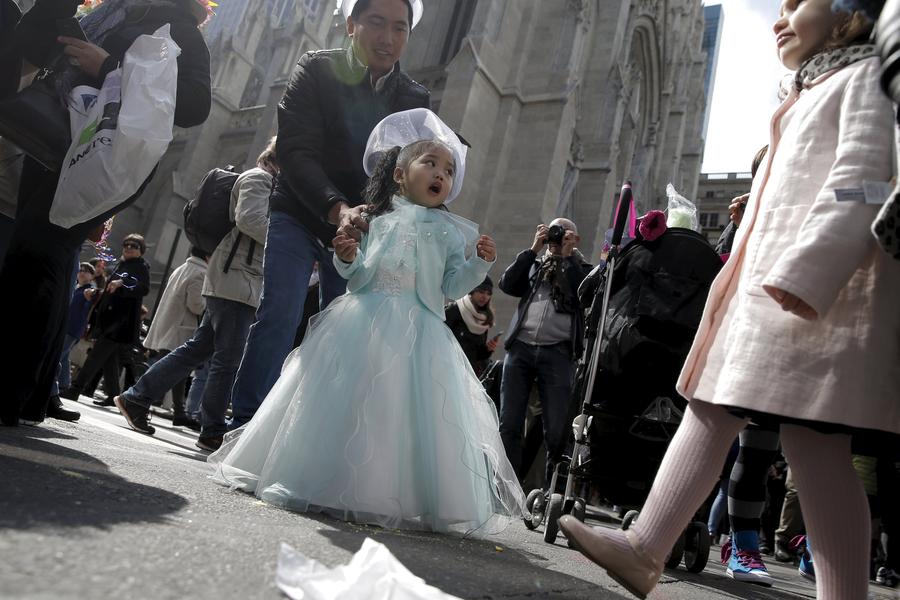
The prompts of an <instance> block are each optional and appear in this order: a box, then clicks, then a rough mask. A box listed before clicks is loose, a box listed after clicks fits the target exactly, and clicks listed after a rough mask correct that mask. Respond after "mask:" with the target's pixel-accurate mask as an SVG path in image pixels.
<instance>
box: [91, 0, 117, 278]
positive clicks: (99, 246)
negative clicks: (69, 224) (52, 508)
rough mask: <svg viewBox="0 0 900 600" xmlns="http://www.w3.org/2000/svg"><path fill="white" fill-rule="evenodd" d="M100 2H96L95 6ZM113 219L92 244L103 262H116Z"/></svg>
mask: <svg viewBox="0 0 900 600" xmlns="http://www.w3.org/2000/svg"><path fill="white" fill-rule="evenodd" d="M99 3H100V1H99V0H98V2H97V4H99ZM113 219H115V217H114V216H113V217H110V218H109V219H107V220H106V223H104V224H103V235H101V236H100V240H99V241H97V242H94V249H95V250H96V251H97V258H99V259H100V260H102V261H104V262H113V261H114V260H116V255H115V254H113V251H112V249H110V247H109V244H108V243H107V241H108V240H109V233H110V232H111V231H112V226H113Z"/></svg>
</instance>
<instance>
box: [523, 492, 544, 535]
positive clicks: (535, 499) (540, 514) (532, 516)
mask: <svg viewBox="0 0 900 600" xmlns="http://www.w3.org/2000/svg"><path fill="white" fill-rule="evenodd" d="M522 520H523V521H525V527H527V528H528V529H529V530H531V529H535V528H536V527H538V526H539V525H540V524H541V521H543V520H544V492H543V490H540V489H536V490H531V491H530V492H528V497H526V498H525V517H524V518H523V519H522Z"/></svg>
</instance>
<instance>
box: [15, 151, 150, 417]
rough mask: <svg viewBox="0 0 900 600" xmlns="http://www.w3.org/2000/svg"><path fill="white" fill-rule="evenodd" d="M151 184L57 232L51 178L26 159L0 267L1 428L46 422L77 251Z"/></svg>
mask: <svg viewBox="0 0 900 600" xmlns="http://www.w3.org/2000/svg"><path fill="white" fill-rule="evenodd" d="M154 173H155V171H154ZM150 178H152V174H151V176H150ZM150 178H148V179H147V181H145V182H144V185H143V186H142V187H141V189H140V190H138V192H137V193H136V194H135V195H134V196H132V197H131V198H129V199H128V200H126V201H125V202H123V203H122V204H120V205H118V206H116V207H115V208H113V209H112V210H110V211H108V212H106V213H104V214H102V215H100V216H99V217H96V218H94V219H92V220H90V221H87V222H85V223H81V224H79V225H76V226H74V227H71V228H69V229H63V228H62V227H58V226H56V225H53V224H52V223H50V207H51V205H52V204H53V196H54V194H55V193H56V186H57V183H58V181H59V176H58V174H57V173H53V172H52V171H48V170H47V169H45V168H44V167H42V166H41V165H40V164H39V163H37V162H36V161H34V160H31V159H30V158H26V159H25V162H24V164H23V167H22V178H21V181H20V184H19V196H18V206H17V209H16V224H15V230H14V231H13V235H12V239H11V240H10V245H9V249H8V250H7V252H6V256H5V257H4V260H3V267H2V269H0V290H2V291H3V293H2V294H0V315H2V316H0V319H3V326H4V327H3V332H4V334H5V336H6V339H8V340H12V346H10V347H11V351H10V352H8V353H7V354H8V355H9V356H8V357H7V358H6V359H5V360H3V361H0V381H3V383H4V393H3V394H0V421H2V422H3V423H4V424H6V425H15V424H17V423H18V419H19V417H21V418H24V419H28V420H34V421H41V420H43V419H44V417H45V416H46V413H47V402H48V401H49V399H50V388H51V386H52V385H53V381H54V379H55V378H56V371H57V368H58V366H59V357H60V354H62V347H63V342H64V341H65V332H66V320H67V318H68V312H69V301H70V299H71V294H72V286H73V285H74V283H75V282H74V281H72V272H73V270H74V268H75V261H76V253H77V252H78V250H79V248H80V247H81V244H82V242H84V240H85V239H86V238H87V236H88V234H89V233H90V232H91V231H92V230H93V229H95V228H96V227H97V225H99V224H101V223H103V222H104V221H106V220H107V219H109V218H110V217H111V216H112V215H114V214H116V213H117V212H119V211H120V210H122V209H123V208H125V207H126V206H128V205H129V204H131V203H132V202H134V200H135V199H137V197H138V196H140V194H141V192H142V191H143V189H144V187H145V186H146V184H147V183H148V182H149V181H150ZM117 381H118V379H117Z"/></svg>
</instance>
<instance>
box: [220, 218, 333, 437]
mask: <svg viewBox="0 0 900 600" xmlns="http://www.w3.org/2000/svg"><path fill="white" fill-rule="evenodd" d="M316 261H318V263H319V282H320V284H319V307H320V308H321V309H324V308H325V307H326V306H328V304H329V303H330V302H331V301H332V300H334V299H335V298H337V297H338V296H340V295H341V294H343V293H344V292H345V291H346V289H347V282H346V280H345V279H344V278H343V277H341V276H340V275H338V273H337V271H336V270H335V268H334V264H332V262H331V261H332V253H331V251H329V250H327V249H326V248H324V247H323V246H322V243H321V242H320V241H319V240H318V238H316V236H314V235H313V234H312V233H310V232H309V231H308V230H307V229H306V228H305V227H304V226H303V225H301V224H300V222H299V221H297V220H296V219H295V218H294V217H292V216H290V215H288V214H287V213H283V212H279V211H272V215H271V217H270V219H269V232H268V234H267V235H266V249H265V259H264V261H263V293H262V299H261V300H260V304H259V309H258V310H257V311H256V323H254V324H253V327H251V328H250V336H249V337H248V338H247V346H246V348H244V356H243V358H242V359H241V367H240V369H239V370H238V374H237V377H236V379H235V381H234V390H233V391H232V394H231V398H232V415H233V416H232V420H231V423H229V425H228V427H229V429H237V428H238V427H240V426H241V425H243V424H245V423H247V422H248V421H250V419H252V418H253V415H254V414H255V413H256V409H258V408H259V405H260V404H262V401H263V400H264V399H265V397H266V395H267V394H268V393H269V390H271V389H272V386H274V385H275V382H276V381H277V380H278V375H279V374H280V373H281V366H282V364H283V363H284V359H285V358H287V355H288V354H289V353H290V352H291V350H293V348H294V336H295V335H296V333H297V327H299V326H300V320H301V319H302V318H303V304H304V303H305V302H306V291H307V289H308V288H307V286H308V284H309V278H310V276H311V275H312V272H313V265H314V263H315V262H316Z"/></svg>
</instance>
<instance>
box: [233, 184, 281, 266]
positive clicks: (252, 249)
mask: <svg viewBox="0 0 900 600" xmlns="http://www.w3.org/2000/svg"><path fill="white" fill-rule="evenodd" d="M276 183H277V178H276V177H272V186H271V187H270V188H269V196H270V197H271V196H272V192H274V191H275V184H276ZM243 236H244V234H243V233H241V230H240V229H238V234H237V237H236V238H235V239H234V244H233V245H232V246H231V252H229V253H228V258H227V259H225V267H224V269H223V270H224V271H225V272H226V273H227V272H228V270H229V269H231V263H232V261H233V260H234V255H235V254H236V253H237V249H238V245H239V244H240V243H241V238H242V237H243ZM254 254H256V240H254V239H253V238H250V247H249V248H248V249H247V266H250V265H252V264H253V256H254Z"/></svg>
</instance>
